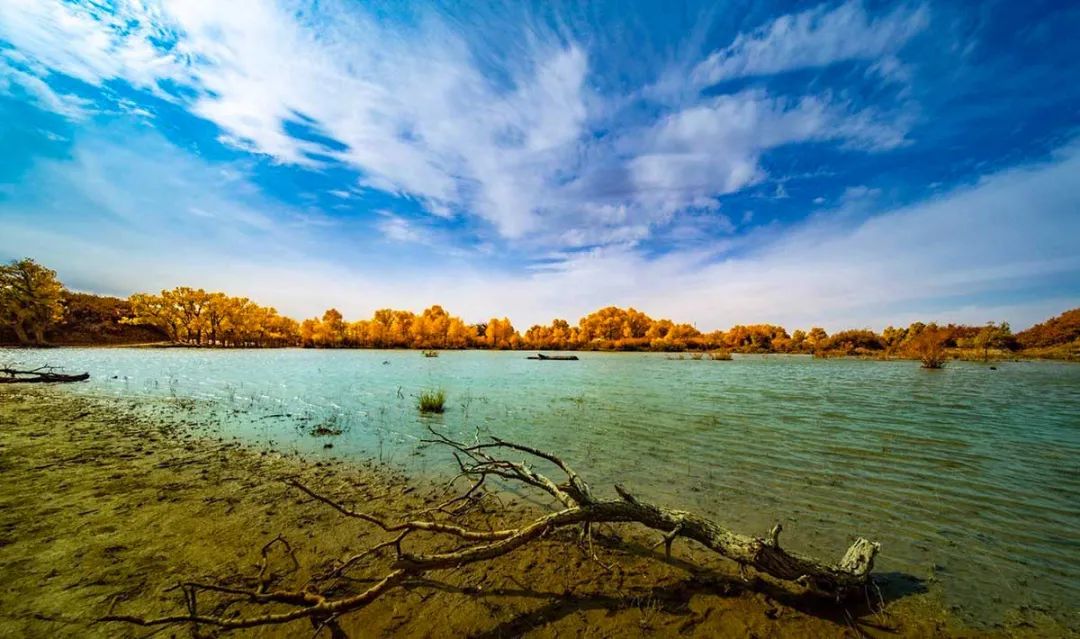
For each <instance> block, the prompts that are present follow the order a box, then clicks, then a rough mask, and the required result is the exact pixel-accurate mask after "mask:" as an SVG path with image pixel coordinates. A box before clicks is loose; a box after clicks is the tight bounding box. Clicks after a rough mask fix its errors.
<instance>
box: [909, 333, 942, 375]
mask: <svg viewBox="0 0 1080 639" xmlns="http://www.w3.org/2000/svg"><path fill="white" fill-rule="evenodd" d="M947 337H948V336H947V335H946V334H945V331H943V330H941V329H939V328H933V327H927V328H925V329H923V331H922V332H921V333H919V334H918V336H916V337H915V339H913V340H912V341H911V349H912V351H913V352H914V353H915V355H916V356H917V357H918V358H919V361H921V362H922V367H923V368H931V369H936V368H944V367H945V340H946V339H947Z"/></svg>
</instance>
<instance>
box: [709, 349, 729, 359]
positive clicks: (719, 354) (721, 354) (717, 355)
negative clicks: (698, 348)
mask: <svg viewBox="0 0 1080 639" xmlns="http://www.w3.org/2000/svg"><path fill="white" fill-rule="evenodd" d="M709 359H711V360H712V361H714V362H729V361H731V351H713V352H711V353H709Z"/></svg>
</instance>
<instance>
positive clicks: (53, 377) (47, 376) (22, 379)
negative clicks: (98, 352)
mask: <svg viewBox="0 0 1080 639" xmlns="http://www.w3.org/2000/svg"><path fill="white" fill-rule="evenodd" d="M88 379H90V373H80V374H78V375H66V374H64V373H56V372H53V368H52V367H51V366H42V367H40V368H35V369H33V370H28V371H20V370H15V369H13V368H0V384H51V383H63V382H83V381H86V380H88Z"/></svg>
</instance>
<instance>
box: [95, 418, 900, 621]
mask: <svg viewBox="0 0 1080 639" xmlns="http://www.w3.org/2000/svg"><path fill="white" fill-rule="evenodd" d="M428 430H429V431H430V432H431V434H432V436H433V437H434V438H433V439H429V440H424V441H426V442H427V443H434V444H440V445H445V446H448V447H449V448H451V449H452V452H453V453H454V457H455V459H457V462H458V465H459V467H460V474H459V475H458V477H459V478H461V477H465V478H469V479H471V480H472V484H471V486H470V488H469V489H468V490H467V491H465V492H464V493H461V494H459V495H457V496H456V497H453V498H451V499H449V500H447V501H445V502H443V503H442V504H439V505H438V506H435V507H433V508H430V509H427V510H425V511H423V513H422V514H425V515H427V516H426V517H425V518H421V519H412V520H407V521H396V520H393V519H387V518H383V517H382V516H380V515H376V514H373V513H369V512H365V511H360V510H355V509H353V508H350V507H348V506H346V505H345V504H343V503H342V502H340V501H335V500H333V499H331V498H329V497H326V496H324V495H322V494H320V493H318V492H316V491H315V490H313V489H311V488H309V487H307V486H305V485H304V484H302V483H300V482H299V481H296V480H294V479H290V480H287V483H288V484H289V485H290V486H292V487H294V488H296V489H297V490H299V491H300V492H302V493H304V494H306V495H307V496H309V497H311V498H313V499H315V500H317V501H319V502H322V503H324V504H326V505H328V506H330V507H331V508H333V509H334V510H336V511H338V512H339V513H341V514H342V515H345V516H346V517H350V518H354V519H359V520H361V521H364V522H367V523H369V524H372V525H374V526H376V527H378V528H380V529H381V530H383V531H385V532H388V533H393V537H392V538H390V539H387V540H386V541H383V542H381V543H378V544H376V545H374V546H371V547H369V548H367V549H363V550H362V551H361V552H359V553H357V554H354V555H352V556H350V557H346V558H343V559H341V560H339V561H338V562H337V563H336V564H335V565H336V567H335V568H334V569H333V570H331V571H329V572H327V573H325V574H323V575H322V576H320V577H316V578H314V579H312V580H311V581H309V582H308V583H307V584H306V585H305V586H303V587H302V588H300V589H298V590H269V589H268V585H269V584H268V583H266V580H265V579H262V576H263V575H264V573H265V571H266V562H267V549H268V547H269V546H271V545H272V544H274V543H276V542H278V541H280V542H281V543H282V544H284V545H285V547H286V548H288V549H289V550H290V553H291V547H289V546H288V542H285V540H284V539H282V538H280V537H279V538H278V539H276V540H274V541H271V542H270V544H267V546H266V547H264V548H263V553H262V554H263V563H262V569H261V570H260V573H259V575H260V578H259V580H258V581H259V583H260V585H259V587H257V588H236V587H234V586H231V585H227V584H232V583H235V582H236V581H238V579H237V577H236V576H233V577H231V578H226V579H225V580H224V581H223V582H222V583H216V584H206V583H195V582H186V583H184V584H182V585H183V589H184V602H185V605H186V606H187V610H186V611H185V612H181V613H179V614H175V615H169V616H165V617H157V618H146V617H137V616H132V615H121V614H113V613H112V611H111V610H110V613H109V614H108V615H107V616H105V617H103V618H101V621H119V622H126V623H131V624H136V625H140V626H167V625H174V624H182V623H188V624H205V625H213V626H218V627H221V628H250V627H255V626H263V625H271V624H280V623H287V622H290V621H294V620H297V619H305V618H306V619H310V620H312V622H313V623H320V622H323V623H325V621H326V620H332V619H335V618H337V617H338V616H340V615H342V614H345V613H348V612H351V611H354V610H358V609H360V608H363V607H365V606H367V605H368V604H369V603H371V602H372V601H375V600H376V599H377V598H379V597H380V596H382V595H383V594H385V593H386V592H389V591H391V590H393V589H394V588H397V587H398V586H402V585H410V587H413V588H417V587H423V585H424V583H425V582H424V581H423V580H421V579H420V578H421V577H423V576H424V575H425V574H426V573H429V572H432V571H438V570H453V569H456V568H459V567H460V566H463V565H465V564H470V563H475V562H481V561H487V560H491V559H495V558H498V557H501V556H503V555H506V554H507V553H510V552H513V551H514V550H516V549H518V548H521V547H523V546H525V545H526V544H529V543H530V542H533V541H536V540H538V539H540V538H543V537H545V536H548V533H549V532H551V531H554V530H558V529H560V528H566V527H570V526H575V527H578V528H579V529H580V531H581V535H580V537H579V540H580V541H579V543H584V542H585V541H587V542H588V551H589V552H590V553H594V554H593V555H592V556H593V558H594V559H596V560H597V561H598V562H599V559H598V558H597V557H596V555H595V551H593V546H592V534H593V530H594V525H595V524H603V523H622V524H638V525H641V526H644V527H645V528H649V529H651V530H655V531H658V532H660V533H662V534H661V537H660V541H659V542H657V544H656V546H660V545H663V546H664V548H665V551H666V554H667V556H668V557H670V555H671V546H672V543H673V542H674V541H675V540H676V539H677V538H679V537H682V538H685V539H688V540H692V541H694V542H696V543H698V544H700V545H701V546H703V547H705V548H706V549H708V550H711V551H713V552H715V553H716V554H717V555H720V556H722V557H726V558H727V559H730V560H732V561H734V562H736V563H737V564H738V565H739V566H740V569H741V570H742V569H748V568H749V569H753V570H756V571H758V572H760V573H763V574H766V575H769V576H771V577H773V578H775V579H778V580H781V581H782V582H788V583H790V584H792V586H797V587H799V588H801V589H802V591H803V592H805V593H808V594H810V595H814V596H823V597H828V598H830V599H834V600H840V599H843V598H846V597H848V596H851V595H853V594H855V593H858V592H860V591H861V590H862V589H863V588H864V587H865V586H867V584H868V583H869V580H870V571H871V570H872V569H873V567H874V558H875V557H876V556H877V553H878V550H879V549H880V546H879V545H878V544H877V543H874V542H871V541H868V540H866V539H862V538H859V539H857V540H856V541H855V543H854V544H852V546H851V547H850V548H848V549H847V552H845V553H844V555H843V557H842V558H841V559H840V560H839V562H837V563H835V564H832V563H828V562H823V561H819V560H816V559H812V558H809V557H804V556H801V555H798V554H795V553H792V552H789V551H787V550H785V549H783V548H782V547H781V546H780V540H779V537H780V530H781V527H780V524H777V525H776V526H774V527H773V528H772V530H770V531H769V532H768V533H767V534H766V535H763V536H761V537H754V536H746V535H740V534H738V533H735V532H732V531H731V530H728V529H727V528H724V527H723V526H720V525H719V524H717V523H715V522H713V521H710V520H708V519H706V518H704V517H701V516H700V515H697V514H694V513H691V512H687V511H682V510H674V509H670V508H665V507H662V506H657V505H654V504H650V503H647V502H644V501H642V500H640V499H638V498H637V497H635V496H634V495H632V494H631V493H630V492H628V491H627V490H626V489H625V488H623V487H622V486H619V485H616V486H615V492H616V493H617V494H618V499H599V498H596V497H594V496H593V493H592V490H591V489H590V488H589V485H588V484H587V483H586V482H585V480H583V479H582V478H581V476H580V475H578V474H577V472H575V471H574V470H573V469H572V468H571V467H570V466H569V465H568V464H567V463H566V462H565V461H563V460H562V459H561V458H560V457H557V456H556V455H554V454H551V453H547V452H544V451H541V450H538V449H536V448H532V447H530V446H525V445H521V444H515V443H512V442H508V441H505V440H502V439H498V438H494V437H492V438H490V439H489V440H486V441H480V440H479V439H478V438H477V439H476V441H474V442H472V443H467V442H459V441H456V440H453V439H451V438H449V437H447V436H445V435H442V434H441V433H438V432H437V431H435V429H434V428H432V427H431V426H429V427H428ZM519 455H524V456H525V457H526V458H531V459H532V460H533V461H543V462H545V463H548V464H551V465H553V466H554V467H555V468H557V469H558V470H559V471H560V472H561V473H562V474H563V475H564V476H565V478H563V479H562V481H560V482H556V481H555V480H553V479H551V478H549V477H547V476H545V475H542V474H540V473H539V472H537V471H536V470H535V469H534V468H533V466H532V464H530V463H529V462H528V461H520V462H516V461H511V460H510V457H511V456H519ZM489 478H493V479H502V480H509V481H512V482H517V483H519V484H523V485H524V486H526V487H530V488H533V489H537V490H539V491H541V492H542V493H546V494H547V496H548V497H550V498H552V499H553V500H554V501H553V503H557V504H558V507H557V508H556V509H554V510H553V512H550V513H548V514H546V515H541V516H539V517H536V518H534V519H532V520H531V521H526V522H523V523H521V524H520V525H518V526H517V527H512V528H504V529H495V528H470V527H466V526H464V525H461V524H459V523H457V522H456V521H454V518H455V517H456V516H457V515H459V514H460V513H461V512H462V510H463V509H462V506H461V504H463V503H464V504H466V506H465V509H467V507H468V505H469V503H470V502H473V503H476V502H477V501H478V500H480V499H481V498H482V495H483V493H482V492H481V488H482V487H483V486H484V482H485V481H486V480H487V479H489ZM451 506H454V508H451ZM439 513H441V514H442V515H444V516H449V518H446V517H441V518H436V515H437V514H439ZM416 534H428V535H439V536H442V537H444V538H446V539H449V540H454V541H456V542H457V543H456V544H455V546H456V547H455V548H454V549H453V550H449V551H445V552H436V553H430V554H417V553H410V552H408V551H407V550H405V548H404V547H403V542H404V541H405V540H406V538H407V537H409V536H410V535H416ZM548 538H549V539H550V538H551V537H550V536H548ZM294 562H295V557H294ZM379 563H382V566H383V567H382V568H381V569H378V568H376V566H378V565H379ZM601 565H603V564H601ZM365 566H366V567H367V570H366V571H364V572H363V573H361V574H350V573H354V572H358V571H359V569H360V568H363V567H365ZM343 578H347V579H350V580H354V581H356V582H357V583H360V582H364V583H369V584H371V585H370V586H369V587H368V588H367V589H366V590H360V591H359V592H353V593H351V594H349V593H346V594H342V593H341V592H340V591H339V590H336V587H337V586H338V585H339V584H340V581H339V580H340V579H343ZM241 581H242V580H241ZM200 593H201V594H207V593H225V594H228V595H233V596H238V597H241V598H242V600H246V601H247V602H248V603H249V604H250V605H252V606H254V607H255V609H256V610H258V609H260V608H261V609H262V610H261V612H255V613H248V614H241V613H239V611H236V612H233V613H232V614H230V615H228V616H225V615H220V614H213V613H204V612H200V611H199V610H198V608H197V601H201V599H200V598H199V597H198V596H197V595H198V594H200ZM234 603H235V601H234ZM269 606H273V607H274V608H273V610H272V611H267V607H269ZM281 606H287V608H284V609H283V608H282V607H281Z"/></svg>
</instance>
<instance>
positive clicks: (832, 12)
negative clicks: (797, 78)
mask: <svg viewBox="0 0 1080 639" xmlns="http://www.w3.org/2000/svg"><path fill="white" fill-rule="evenodd" d="M929 20H930V10H929V9H928V8H927V6H926V5H921V4H920V5H901V6H899V7H897V8H895V9H893V10H892V11H890V12H889V13H886V14H885V15H882V16H878V17H872V16H871V15H870V14H869V13H868V12H867V10H866V7H865V5H864V4H863V2H861V0H848V1H847V2H845V3H843V4H840V5H836V6H830V5H828V4H821V5H818V6H816V7H813V8H811V9H808V10H806V11H803V12H801V13H795V14H786V15H782V16H780V17H778V18H776V19H775V20H773V21H772V22H769V23H768V24H766V25H763V26H761V27H758V28H757V29H755V30H753V31H751V32H748V33H740V34H739V35H738V36H737V37H736V38H735V40H734V41H733V42H732V43H731V44H729V45H728V46H726V47H724V48H722V49H718V50H716V51H714V52H712V53H711V54H710V55H709V56H708V57H707V58H706V59H705V60H703V61H702V62H701V63H699V64H698V65H697V66H696V67H695V68H694V70H693V74H692V77H693V80H694V81H695V82H696V83H697V84H699V85H709V84H715V83H717V82H721V81H723V80H730V79H732V78H740V77H745V76H754V75H769V74H774V73H782V72H784V71H792V70H795V69H805V68H810V67H822V66H827V65H830V64H835V63H837V62H844V61H847V60H873V61H876V60H883V59H884V60H888V61H889V62H888V63H887V66H888V68H890V69H893V70H895V65H896V64H897V63H896V61H895V58H892V57H891V56H893V55H894V54H895V53H896V52H897V51H898V50H899V49H900V48H901V47H903V46H904V45H905V44H906V43H907V42H908V40H910V39H911V38H912V37H913V36H915V35H916V34H917V33H919V32H920V31H922V30H923V29H925V28H926V26H927V25H928V24H929Z"/></svg>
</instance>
